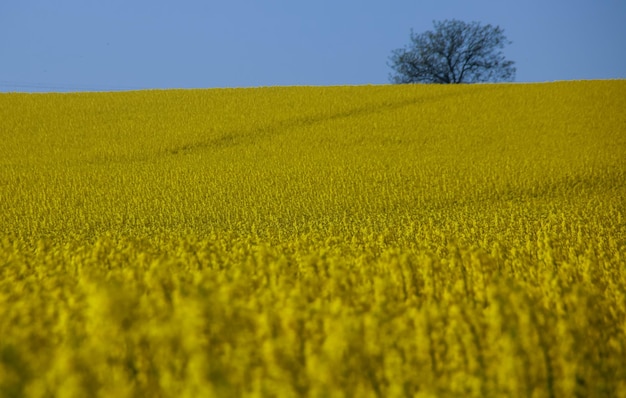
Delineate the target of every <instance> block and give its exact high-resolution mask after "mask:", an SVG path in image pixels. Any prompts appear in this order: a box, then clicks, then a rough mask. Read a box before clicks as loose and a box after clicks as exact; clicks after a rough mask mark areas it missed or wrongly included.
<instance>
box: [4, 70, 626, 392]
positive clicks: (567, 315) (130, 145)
mask: <svg viewBox="0 0 626 398" xmlns="http://www.w3.org/2000/svg"><path fill="white" fill-rule="evenodd" d="M625 109H626V81H580V82H573V81H572V82H557V83H544V84H481V85H456V86H439V85H437V86H431V85H403V86H357V87H266V88H250V89H211V90H164V91H158V90H155V91H136V92H118V93H70V94H53V93H50V94H0V396H1V397H116V398H117V397H119V398H121V397H200V396H202V397H504V396H506V397H575V396H578V397H605V396H606V397H611V396H621V397H625V396H626V112H624V110H625Z"/></svg>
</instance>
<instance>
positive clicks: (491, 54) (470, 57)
mask: <svg viewBox="0 0 626 398" xmlns="http://www.w3.org/2000/svg"><path fill="white" fill-rule="evenodd" d="M433 25H434V30H432V31H426V32H424V33H421V34H415V33H413V31H411V44H410V45H409V46H407V47H405V48H401V49H397V50H395V51H393V53H392V55H391V57H390V58H389V59H390V61H391V62H390V64H389V66H390V67H391V68H393V69H394V71H395V74H392V75H390V80H391V82H393V83H443V84H450V83H476V82H496V81H512V80H513V79H514V78H515V67H514V66H513V64H514V62H513V61H509V60H507V59H505V57H504V55H503V54H502V51H501V49H502V48H504V45H505V44H510V43H511V42H510V41H508V40H507V38H506V36H504V31H503V30H502V29H501V28H500V27H499V26H496V27H493V26H491V25H484V26H483V25H481V24H480V23H478V22H471V23H467V22H463V21H458V20H454V19H453V20H445V21H443V22H436V21H435V22H433Z"/></svg>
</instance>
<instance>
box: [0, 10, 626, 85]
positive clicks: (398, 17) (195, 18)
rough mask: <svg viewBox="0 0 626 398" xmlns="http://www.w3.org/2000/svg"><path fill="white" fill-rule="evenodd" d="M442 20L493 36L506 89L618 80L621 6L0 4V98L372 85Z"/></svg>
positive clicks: (625, 46) (625, 26)
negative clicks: (500, 47) (491, 31)
mask: <svg viewBox="0 0 626 398" xmlns="http://www.w3.org/2000/svg"><path fill="white" fill-rule="evenodd" d="M452 18H457V19H462V20H465V21H479V22H481V23H491V24H493V25H499V26H501V27H502V28H504V30H505V34H506V35H507V37H508V38H509V39H510V40H512V41H513V44H511V45H509V46H508V47H507V48H506V49H505V54H506V56H507V57H508V58H509V59H512V60H514V61H515V62H516V67H517V78H516V81H521V82H538V81H552V80H572V79H610V78H621V79H624V78H626V1H625V0H530V1H521V0H517V1H507V0H475V1H474V0H386V1H383V0H343V1H342V0H317V1H299V0H267V1H253V0H221V1H217V0H215V1H213V0H55V1H52V0H0V91H68V90H69V91H77V90H117V89H143V88H174V87H184V88H191V87H242V86H269V85H341V84H350V85H352V84H383V83H388V75H389V72H390V68H389V67H388V65H387V62H388V57H389V55H390V53H391V51H392V50H393V49H395V48H399V47H403V46H404V45H405V44H407V43H408V42H409V33H410V30H411V28H412V29H414V30H415V31H416V32H422V31H424V30H428V29H430V28H431V27H432V21H433V20H443V19H452Z"/></svg>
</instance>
